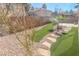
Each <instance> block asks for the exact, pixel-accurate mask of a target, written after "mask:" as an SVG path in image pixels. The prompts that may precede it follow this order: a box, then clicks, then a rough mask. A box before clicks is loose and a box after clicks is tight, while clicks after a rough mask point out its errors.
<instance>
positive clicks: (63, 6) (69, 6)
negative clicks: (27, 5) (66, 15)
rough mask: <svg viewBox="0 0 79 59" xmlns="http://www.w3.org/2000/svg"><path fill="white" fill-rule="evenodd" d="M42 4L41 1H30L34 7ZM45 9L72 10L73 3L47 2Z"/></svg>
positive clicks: (39, 6)
mask: <svg viewBox="0 0 79 59" xmlns="http://www.w3.org/2000/svg"><path fill="white" fill-rule="evenodd" d="M42 5H43V3H32V6H33V7H34V8H41V7H42ZM46 5H47V9H48V10H51V11H54V10H55V9H60V8H61V9H62V10H64V11H66V10H68V11H70V10H71V9H72V10H75V8H74V7H75V5H76V4H75V3H47V4H46Z"/></svg>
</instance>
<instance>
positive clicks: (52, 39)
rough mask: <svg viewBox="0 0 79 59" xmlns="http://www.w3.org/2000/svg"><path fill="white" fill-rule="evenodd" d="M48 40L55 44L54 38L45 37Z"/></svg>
mask: <svg viewBox="0 0 79 59" xmlns="http://www.w3.org/2000/svg"><path fill="white" fill-rule="evenodd" d="M47 39H48V40H51V41H52V42H56V39H55V38H51V37H47Z"/></svg>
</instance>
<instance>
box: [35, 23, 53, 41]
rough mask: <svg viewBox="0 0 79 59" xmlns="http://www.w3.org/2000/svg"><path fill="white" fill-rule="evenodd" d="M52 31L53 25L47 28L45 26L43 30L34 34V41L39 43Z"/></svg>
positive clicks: (50, 24)
mask: <svg viewBox="0 0 79 59" xmlns="http://www.w3.org/2000/svg"><path fill="white" fill-rule="evenodd" d="M52 29H53V24H52V23H49V24H47V26H45V27H44V28H42V29H40V30H39V31H37V32H36V33H35V37H34V41H35V42H39V41H40V40H41V39H42V38H43V37H44V36H45V35H47V34H48V33H49V32H50V30H52Z"/></svg>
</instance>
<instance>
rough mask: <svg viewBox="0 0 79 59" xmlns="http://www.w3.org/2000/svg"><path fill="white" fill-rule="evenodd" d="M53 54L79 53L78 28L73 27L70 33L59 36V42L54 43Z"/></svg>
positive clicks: (67, 54)
mask: <svg viewBox="0 0 79 59" xmlns="http://www.w3.org/2000/svg"><path fill="white" fill-rule="evenodd" d="M51 55H55V56H59V55H61V56H65V55H66V56H69V55H71V56H72V55H78V28H72V29H71V31H70V32H69V33H67V34H64V35H62V36H61V37H59V38H58V39H57V42H56V43H55V44H52V47H51Z"/></svg>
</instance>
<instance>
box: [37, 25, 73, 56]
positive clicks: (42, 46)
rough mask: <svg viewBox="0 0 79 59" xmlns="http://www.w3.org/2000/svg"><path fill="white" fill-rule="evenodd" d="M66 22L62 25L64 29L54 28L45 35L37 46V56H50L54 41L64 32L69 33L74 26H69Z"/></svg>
mask: <svg viewBox="0 0 79 59" xmlns="http://www.w3.org/2000/svg"><path fill="white" fill-rule="evenodd" d="M67 25H68V24H65V25H63V26H62V29H58V30H54V31H53V32H52V33H49V34H48V35H47V36H45V37H44V38H43V39H42V40H41V41H40V42H39V43H38V44H37V46H36V48H37V52H38V53H37V54H36V55H37V56H50V48H51V45H52V44H53V43H55V42H56V41H57V38H58V37H60V36H61V35H63V33H68V32H69V31H70V30H71V27H72V26H67Z"/></svg>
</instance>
